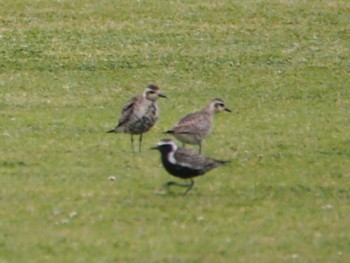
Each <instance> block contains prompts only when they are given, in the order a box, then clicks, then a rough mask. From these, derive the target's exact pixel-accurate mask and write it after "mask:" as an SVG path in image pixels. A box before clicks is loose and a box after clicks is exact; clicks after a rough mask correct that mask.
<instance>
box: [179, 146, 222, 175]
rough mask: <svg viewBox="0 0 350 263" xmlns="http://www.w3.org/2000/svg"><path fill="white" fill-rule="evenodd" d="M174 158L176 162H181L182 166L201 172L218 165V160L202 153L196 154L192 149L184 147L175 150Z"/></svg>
mask: <svg viewBox="0 0 350 263" xmlns="http://www.w3.org/2000/svg"><path fill="white" fill-rule="evenodd" d="M174 157H175V159H176V160H177V162H178V164H181V165H182V166H186V167H190V168H191V169H194V170H202V171H203V172H206V171H208V170H210V169H212V168H214V167H216V166H218V165H220V162H218V161H216V160H213V159H210V158H207V157H204V156H202V155H199V154H197V153H196V152H194V151H191V150H188V149H185V148H179V149H178V150H177V151H176V152H175V156H174Z"/></svg>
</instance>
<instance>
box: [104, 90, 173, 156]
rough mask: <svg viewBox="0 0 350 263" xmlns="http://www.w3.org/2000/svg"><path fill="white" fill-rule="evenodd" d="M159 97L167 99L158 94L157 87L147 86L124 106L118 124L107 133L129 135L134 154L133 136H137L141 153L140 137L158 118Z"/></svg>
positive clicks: (163, 95)
mask: <svg viewBox="0 0 350 263" xmlns="http://www.w3.org/2000/svg"><path fill="white" fill-rule="evenodd" d="M159 97H161V98H167V96H166V95H165V94H163V93H161V92H160V88H159V86H157V85H155V84H150V85H148V86H147V88H146V89H145V90H144V92H143V93H142V94H141V95H138V96H135V97H132V98H131V99H130V100H129V101H128V102H127V103H126V104H125V105H124V107H123V108H122V112H121V115H120V117H119V120H118V124H117V125H116V127H115V128H114V129H112V130H109V131H107V133H129V134H130V135H131V147H132V152H133V153H135V149H134V137H133V136H134V135H139V153H141V144H142V135H143V134H144V133H145V132H147V131H149V130H150V129H151V128H152V127H153V126H154V124H155V123H156V122H157V120H158V117H159V109H158V106H157V104H156V100H157V99H158V98H159Z"/></svg>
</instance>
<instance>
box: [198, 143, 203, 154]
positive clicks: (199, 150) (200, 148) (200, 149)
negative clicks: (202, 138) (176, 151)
mask: <svg viewBox="0 0 350 263" xmlns="http://www.w3.org/2000/svg"><path fill="white" fill-rule="evenodd" d="M198 153H199V154H201V153H202V142H199V148H198Z"/></svg>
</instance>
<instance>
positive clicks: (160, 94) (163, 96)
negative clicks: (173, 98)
mask: <svg viewBox="0 0 350 263" xmlns="http://www.w3.org/2000/svg"><path fill="white" fill-rule="evenodd" d="M158 96H159V97H161V98H165V99H167V98H168V97H167V96H166V95H165V94H163V93H158Z"/></svg>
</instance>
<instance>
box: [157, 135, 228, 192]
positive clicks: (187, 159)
mask: <svg viewBox="0 0 350 263" xmlns="http://www.w3.org/2000/svg"><path fill="white" fill-rule="evenodd" d="M151 149H153V150H159V151H160V155H161V160H162V163H163V166H164V168H165V170H167V171H168V173H170V174H171V175H173V176H175V177H179V178H182V179H190V183H189V184H181V183H178V182H173V181H170V182H167V183H166V184H165V185H166V186H167V187H170V186H171V185H177V186H181V187H186V188H187V189H186V191H185V192H184V194H187V193H188V191H190V190H191V189H192V187H193V185H194V180H193V177H196V176H200V175H203V174H205V173H206V172H208V171H210V170H211V169H214V168H216V167H218V166H220V165H223V164H225V163H227V162H228V161H221V160H215V159H212V158H207V157H204V156H202V155H199V154H197V153H196V152H194V151H191V150H189V149H185V148H179V147H177V145H176V144H175V142H173V141H172V140H170V139H163V140H161V141H160V142H159V143H158V144H157V145H156V146H155V147H152V148H151Z"/></svg>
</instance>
